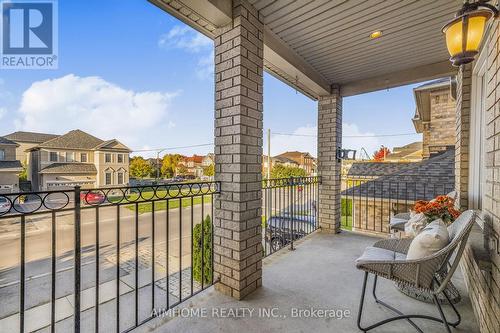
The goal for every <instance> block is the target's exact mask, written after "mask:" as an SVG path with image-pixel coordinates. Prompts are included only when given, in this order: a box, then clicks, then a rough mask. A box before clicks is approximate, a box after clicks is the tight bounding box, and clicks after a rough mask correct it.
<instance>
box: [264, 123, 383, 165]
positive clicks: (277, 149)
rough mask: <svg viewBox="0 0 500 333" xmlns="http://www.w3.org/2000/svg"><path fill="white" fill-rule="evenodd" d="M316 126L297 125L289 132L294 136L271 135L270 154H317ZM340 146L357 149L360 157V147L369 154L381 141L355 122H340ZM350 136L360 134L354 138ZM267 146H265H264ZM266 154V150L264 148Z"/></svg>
mask: <svg viewBox="0 0 500 333" xmlns="http://www.w3.org/2000/svg"><path fill="white" fill-rule="evenodd" d="M317 132H318V129H317V127H316V126H312V125H306V126H304V127H299V128H297V129H296V130H295V131H293V132H292V133H291V134H294V135H296V136H284V135H276V134H275V135H271V155H273V156H275V155H278V154H281V153H283V152H285V151H293V150H298V151H305V152H309V153H311V154H312V155H313V156H316V155H317V137H316V136H317V134H318V133H317ZM342 134H343V136H344V137H343V139H342V147H343V148H344V149H354V150H357V157H360V154H361V149H362V148H364V149H365V150H366V151H367V152H368V154H369V155H371V154H372V153H373V152H374V151H375V150H377V149H378V148H379V147H380V145H381V142H380V140H379V139H378V138H374V137H370V136H371V135H374V133H371V132H362V131H361V130H360V129H359V128H358V126H357V125H356V124H349V123H343V124H342ZM352 136H362V137H357V138H354V137H352ZM266 147H267V146H266ZM265 154H267V150H265Z"/></svg>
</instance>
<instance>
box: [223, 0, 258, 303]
mask: <svg viewBox="0 0 500 333" xmlns="http://www.w3.org/2000/svg"><path fill="white" fill-rule="evenodd" d="M263 39H264V36H263V23H262V21H261V18H260V17H259V13H258V12H257V11H256V10H255V9H254V8H253V7H252V6H251V5H250V4H249V3H247V2H246V1H236V0H235V1H233V22H232V23H231V24H229V25H227V26H225V27H223V28H220V29H218V30H217V34H216V38H215V81H216V83H215V99H216V102H215V179H216V180H217V181H220V182H221V191H222V193H221V195H220V198H218V199H217V200H216V201H215V218H214V226H215V228H214V233H215V236H214V243H215V245H214V271H215V278H216V279H219V280H220V282H219V283H217V284H216V286H215V287H216V289H217V290H219V291H221V292H222V293H224V294H227V295H229V296H232V297H235V298H237V299H241V298H243V297H245V296H246V295H248V294H249V293H251V292H252V291H254V290H255V289H257V288H258V287H259V286H260V285H261V283H262V280H261V277H262V267H261V263H262V261H261V260H262V245H261V241H262V236H261V229H262V228H261V215H262V209H261V178H262V176H261V169H262V135H263V133H262V83H263V81H262V80H263V79H262V74H263V49H264V44H263Z"/></svg>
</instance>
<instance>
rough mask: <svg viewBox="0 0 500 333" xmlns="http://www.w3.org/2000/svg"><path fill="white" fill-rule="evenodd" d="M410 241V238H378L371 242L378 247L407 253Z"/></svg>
mask: <svg viewBox="0 0 500 333" xmlns="http://www.w3.org/2000/svg"><path fill="white" fill-rule="evenodd" d="M411 241H412V239H410V238H401V239H396V238H389V239H382V240H379V241H377V242H376V243H375V244H373V246H374V247H379V248H381V249H386V250H390V251H395V252H399V253H404V254H407V253H408V249H409V248H410V243H411Z"/></svg>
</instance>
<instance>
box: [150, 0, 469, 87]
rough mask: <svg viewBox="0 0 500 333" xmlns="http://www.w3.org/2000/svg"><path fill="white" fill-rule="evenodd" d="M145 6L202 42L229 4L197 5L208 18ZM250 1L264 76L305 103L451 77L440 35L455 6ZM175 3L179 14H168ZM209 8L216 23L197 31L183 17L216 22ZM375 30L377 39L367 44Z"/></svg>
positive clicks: (446, 2)
mask: <svg viewBox="0 0 500 333" xmlns="http://www.w3.org/2000/svg"><path fill="white" fill-rule="evenodd" d="M150 1H152V2H153V3H156V4H157V5H160V7H162V8H164V9H166V10H167V11H169V12H171V13H173V14H174V15H176V16H177V17H179V18H181V19H182V18H183V17H184V18H185V20H184V21H185V22H186V23H188V24H191V25H192V26H193V27H195V28H198V30H200V31H202V32H204V33H205V34H207V35H213V32H214V28H215V27H217V26H218V25H221V24H222V23H224V22H226V23H227V22H228V21H229V20H230V16H229V13H228V8H229V6H228V3H230V2H228V1H229V0H227V1H224V0H203V1H202V0H199V1H198V2H197V3H198V4H199V3H200V2H203V3H206V8H209V9H210V11H207V14H204V13H203V10H202V9H200V8H202V7H205V6H199V5H198V6H196V8H193V6H192V5H191V6H189V3H191V2H192V1H190V0H177V1H168V0H150ZM248 1H249V2H250V3H251V4H253V5H254V7H255V8H256V9H258V10H259V12H260V13H261V15H262V17H263V20H264V23H265V26H266V34H265V38H264V41H265V46H266V48H265V50H264V60H265V65H266V69H267V70H268V71H269V72H271V74H274V75H275V76H278V77H280V78H281V79H282V80H284V81H286V82H287V83H289V84H291V85H292V86H296V87H297V88H299V89H300V90H301V91H303V92H305V93H306V94H308V95H309V96H311V97H316V96H318V95H321V94H322V93H324V92H325V91H326V90H328V89H329V87H328V86H329V85H331V84H338V85H340V86H341V90H342V94H343V95H354V94H359V93H363V92H368V91H373V90H378V89H384V88H389V87H394V86H398V85H402V84H408V83H413V82H419V81H423V80H429V79H434V78H438V77H443V76H447V75H450V74H453V73H454V69H453V68H452V67H451V64H450V62H449V61H448V58H449V55H448V53H447V50H446V46H445V41H444V37H443V35H442V33H441V28H442V26H443V25H444V24H445V23H446V22H447V21H448V20H449V19H450V18H452V17H453V16H454V14H455V12H456V11H457V10H458V9H459V8H460V6H461V4H462V1H461V0H398V1H396V0H248ZM173 3H175V4H176V5H177V6H179V5H182V6H184V7H183V8H182V9H181V8H180V7H178V8H177V9H175V10H174V11H172V8H170V7H171V5H172V4H173ZM214 8H219V9H220V10H219V14H220V15H219V16H217V20H214V19H202V20H201V23H202V24H203V25H202V24H200V23H199V20H198V22H196V21H194V20H193V19H192V17H193V15H192V14H187V13H188V12H190V11H191V13H195V15H194V17H195V18H199V17H202V18H206V17H208V16H210V17H214ZM183 12H184V14H182V13H183ZM186 14H187V15H186ZM190 16H191V18H190ZM224 17H226V18H227V20H224ZM207 21H208V22H210V23H209V24H208V25H207V24H206V23H207ZM376 30H381V31H382V33H383V34H382V37H380V38H378V39H370V37H369V36H370V33H372V32H373V31H376Z"/></svg>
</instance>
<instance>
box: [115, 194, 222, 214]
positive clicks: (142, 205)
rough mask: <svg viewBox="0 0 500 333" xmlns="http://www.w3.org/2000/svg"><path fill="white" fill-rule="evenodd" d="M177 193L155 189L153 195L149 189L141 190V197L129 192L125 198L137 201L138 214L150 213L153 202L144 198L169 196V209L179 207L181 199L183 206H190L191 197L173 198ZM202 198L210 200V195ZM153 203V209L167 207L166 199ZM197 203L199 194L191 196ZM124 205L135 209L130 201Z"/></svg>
mask: <svg viewBox="0 0 500 333" xmlns="http://www.w3.org/2000/svg"><path fill="white" fill-rule="evenodd" d="M188 193H189V191H182V194H183V195H187V194H188ZM178 194H179V191H176V190H175V191H174V190H171V191H170V195H169V193H167V191H157V192H156V195H154V192H153V191H149V192H143V193H142V198H140V197H139V193H131V194H129V195H127V199H128V200H129V201H135V200H137V201H138V205H137V207H138V211H139V214H143V213H151V211H152V210H153V209H152V205H153V202H144V200H151V199H169V198H170V202H169V205H168V207H169V209H175V208H179V206H180V205H181V201H182V207H183V208H185V207H190V206H191V198H182V200H179V198H175V196H176V195H178ZM203 199H204V200H203V201H204V202H205V203H210V202H212V196H211V195H209V194H207V195H205V196H204V198H203ZM109 201H110V202H117V201H120V198H114V199H113V198H110V199H109ZM154 204H155V211H160V210H166V209H167V202H166V200H161V201H155V202H154ZM199 204H201V195H200V196H197V197H193V205H199ZM125 207H126V208H127V209H130V210H132V211H135V207H136V204H135V203H133V202H132V203H130V204H129V205H125Z"/></svg>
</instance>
